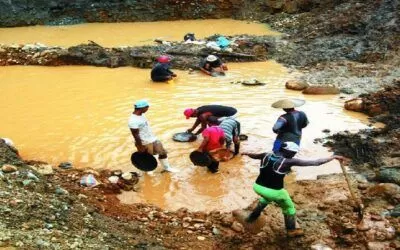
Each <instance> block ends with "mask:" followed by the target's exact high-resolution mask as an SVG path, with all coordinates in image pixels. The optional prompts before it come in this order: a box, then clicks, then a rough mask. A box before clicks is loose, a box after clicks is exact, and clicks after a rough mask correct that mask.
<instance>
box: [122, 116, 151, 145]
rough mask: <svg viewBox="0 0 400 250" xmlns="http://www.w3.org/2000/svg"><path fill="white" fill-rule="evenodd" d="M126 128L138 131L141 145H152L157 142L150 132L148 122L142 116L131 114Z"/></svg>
mask: <svg viewBox="0 0 400 250" xmlns="http://www.w3.org/2000/svg"><path fill="white" fill-rule="evenodd" d="M128 126H129V128H132V129H139V137H140V139H141V140H142V144H143V145H147V144H150V143H153V142H155V141H156V140H157V137H155V136H154V134H153V132H151V129H150V126H149V122H148V121H147V118H146V116H145V115H144V114H142V115H135V114H131V116H130V117H129V121H128Z"/></svg>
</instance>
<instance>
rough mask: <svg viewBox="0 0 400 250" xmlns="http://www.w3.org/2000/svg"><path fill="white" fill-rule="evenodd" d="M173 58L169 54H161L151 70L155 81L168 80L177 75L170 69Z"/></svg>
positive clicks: (152, 78)
mask: <svg viewBox="0 0 400 250" xmlns="http://www.w3.org/2000/svg"><path fill="white" fill-rule="evenodd" d="M170 68H171V58H170V57H169V56H160V57H158V58H157V63H156V64H155V65H154V67H153V69H152V70H151V80H153V81H154V82H166V81H169V80H172V79H173V78H174V77H176V76H177V75H176V74H175V73H174V72H172V71H171V70H170Z"/></svg>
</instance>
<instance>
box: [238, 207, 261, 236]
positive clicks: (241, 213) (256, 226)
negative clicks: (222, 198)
mask: <svg viewBox="0 0 400 250" xmlns="http://www.w3.org/2000/svg"><path fill="white" fill-rule="evenodd" d="M250 213H251V211H248V210H243V209H237V210H234V211H232V215H233V217H234V218H235V219H236V220H237V221H238V222H239V223H240V224H242V225H243V227H244V228H245V229H246V230H247V231H249V232H251V233H259V232H260V231H261V230H262V228H263V227H264V226H265V224H266V222H267V220H266V218H265V216H264V215H260V217H258V218H257V220H256V221H254V222H252V223H248V222H246V218H247V217H248V216H249V214H250Z"/></svg>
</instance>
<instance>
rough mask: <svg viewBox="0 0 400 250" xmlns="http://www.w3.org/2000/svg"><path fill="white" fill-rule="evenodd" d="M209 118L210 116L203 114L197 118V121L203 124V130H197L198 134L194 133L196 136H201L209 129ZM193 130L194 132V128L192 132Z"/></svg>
mask: <svg viewBox="0 0 400 250" xmlns="http://www.w3.org/2000/svg"><path fill="white" fill-rule="evenodd" d="M207 117H208V116H207V115H206V114H202V115H200V116H199V117H198V118H197V120H198V121H199V124H201V128H199V130H197V132H196V133H194V134H195V135H199V134H200V133H201V132H203V131H204V129H206V128H207ZM197 120H196V122H197ZM199 124H197V125H199ZM197 125H196V127H197ZM193 126H194V125H193ZM193 130H194V128H193V129H192V131H193Z"/></svg>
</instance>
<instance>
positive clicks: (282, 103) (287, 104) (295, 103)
mask: <svg viewBox="0 0 400 250" xmlns="http://www.w3.org/2000/svg"><path fill="white" fill-rule="evenodd" d="M305 102H306V101H304V100H301V99H282V100H279V101H276V102H274V103H272V105H271V106H272V107H273V108H281V109H291V108H295V107H300V106H302V105H303V104H304V103H305Z"/></svg>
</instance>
